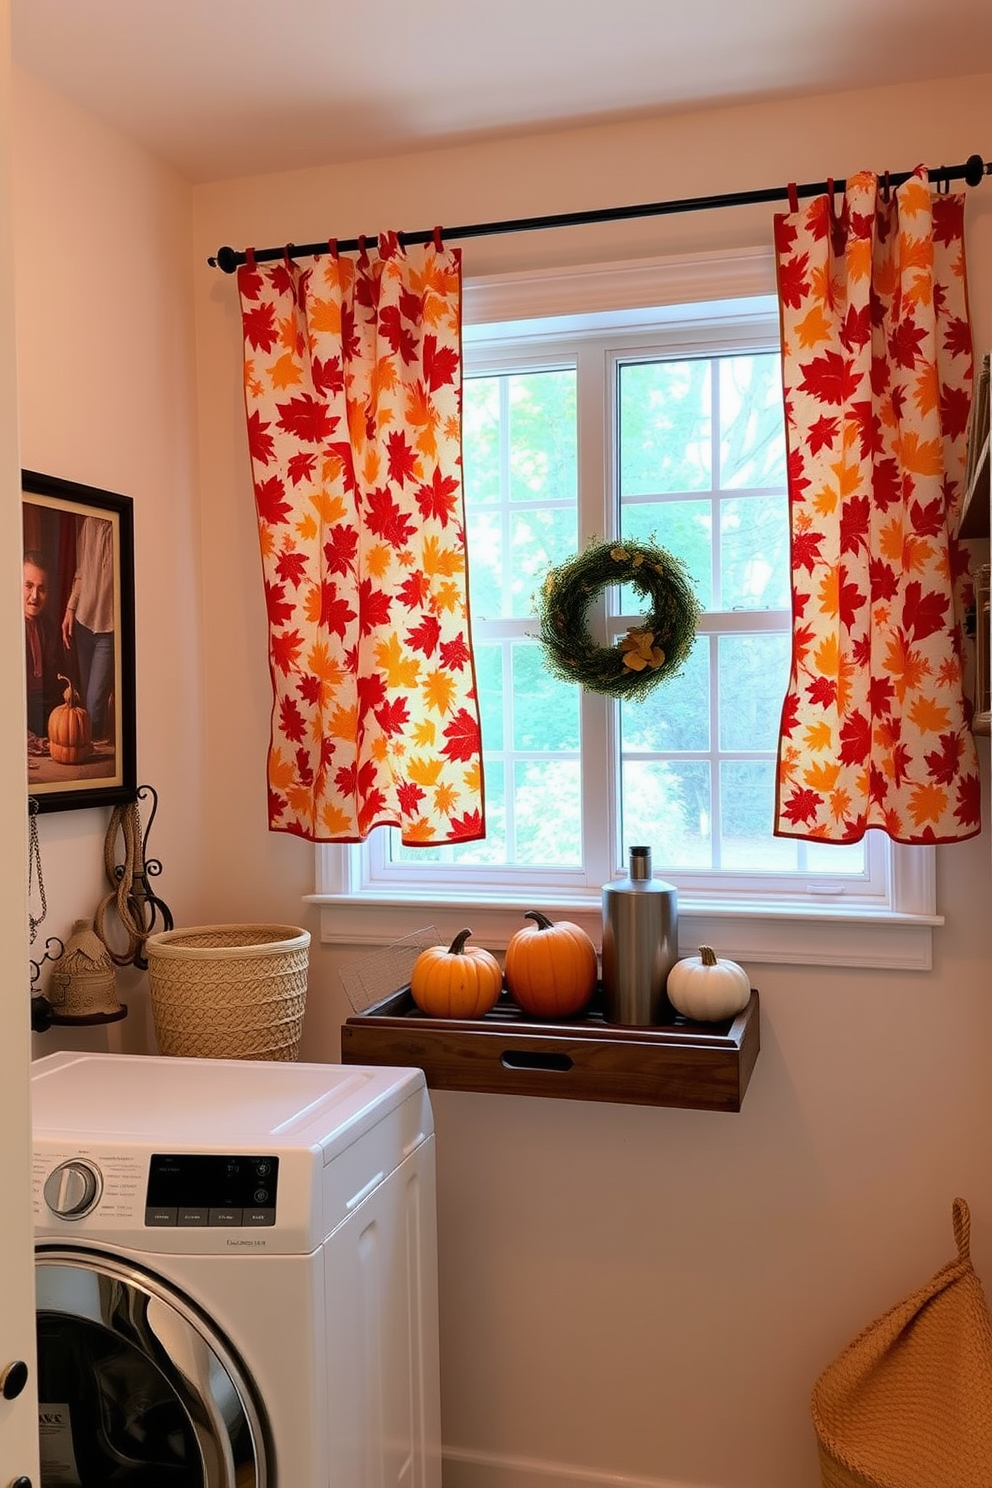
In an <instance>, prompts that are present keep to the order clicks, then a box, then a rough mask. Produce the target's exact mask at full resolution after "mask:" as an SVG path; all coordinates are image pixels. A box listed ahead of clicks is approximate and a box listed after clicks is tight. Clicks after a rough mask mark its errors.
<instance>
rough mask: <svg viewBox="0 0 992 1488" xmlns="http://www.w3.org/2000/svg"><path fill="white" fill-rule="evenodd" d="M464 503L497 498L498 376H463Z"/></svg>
mask: <svg viewBox="0 0 992 1488" xmlns="http://www.w3.org/2000/svg"><path fill="white" fill-rule="evenodd" d="M462 477H463V480H464V482H465V504H466V506H468V507H471V506H473V505H475V504H476V503H477V502H484V501H499V498H500V379H499V378H498V377H466V378H465V380H464V385H463V388H462Z"/></svg>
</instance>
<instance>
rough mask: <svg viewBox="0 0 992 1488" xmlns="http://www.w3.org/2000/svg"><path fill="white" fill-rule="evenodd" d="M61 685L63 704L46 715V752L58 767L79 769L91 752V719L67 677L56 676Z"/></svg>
mask: <svg viewBox="0 0 992 1488" xmlns="http://www.w3.org/2000/svg"><path fill="white" fill-rule="evenodd" d="M58 677H59V681H60V682H64V683H65V684H66V686H65V692H64V693H63V694H62V696H63V697H64V698H65V702H64V703H60V704H59V706H58V707H57V708H53V709H52V711H51V713H49V715H48V752H49V754H50V755H51V757H52V759H53V760H55V761H56V762H57V763H58V764H60V765H78V764H80V763H81V761H82V760H84V759H86V758H87V757H88V755H89V752H90V740H91V738H92V731H91V729H90V715H89V714H88V713H87V711H86V709H85V708H84V707H83V706H82V704H81V703H80V701H79V693H78V692H77V691H76V689H75V688H74V687H73V685H72V683H71V682H70V681H69V678H68V677H63V675H62V673H61V672H59V674H58Z"/></svg>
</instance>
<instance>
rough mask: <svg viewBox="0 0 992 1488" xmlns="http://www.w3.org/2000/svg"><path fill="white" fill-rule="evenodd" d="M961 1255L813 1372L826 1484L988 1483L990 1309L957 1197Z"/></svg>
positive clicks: (933, 1487)
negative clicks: (817, 1373)
mask: <svg viewBox="0 0 992 1488" xmlns="http://www.w3.org/2000/svg"><path fill="white" fill-rule="evenodd" d="M953 1219H954V1235H955V1239H956V1240H957V1247H958V1258H957V1260H956V1261H950V1262H949V1263H948V1264H947V1265H946V1266H944V1267H943V1268H942V1269H941V1270H940V1271H938V1272H937V1274H936V1276H934V1277H932V1278H931V1280H930V1281H929V1282H927V1283H926V1285H925V1286H922V1287H920V1288H919V1289H918V1290H917V1291H915V1292H913V1293H912V1294H911V1295H910V1296H908V1297H907V1298H905V1300H904V1301H902V1302H900V1303H898V1304H897V1305H896V1306H895V1307H893V1308H892V1309H891V1310H890V1311H889V1312H887V1313H885V1315H884V1316H883V1317H880V1318H879V1319H878V1320H877V1321H876V1322H874V1323H872V1324H871V1325H870V1326H869V1327H867V1328H866V1329H865V1330H864V1332H862V1333H861V1334H859V1336H858V1337H857V1338H856V1339H855V1340H854V1342H853V1343H852V1344H850V1345H849V1347H848V1348H847V1349H845V1351H844V1352H843V1353H842V1354H841V1355H840V1357H839V1358H838V1359H836V1360H835V1361H834V1363H833V1364H831V1365H829V1366H828V1367H827V1368H826V1369H825V1370H824V1372H823V1374H822V1375H821V1376H820V1378H819V1379H818V1380H817V1382H816V1385H815V1387H814V1390H813V1398H812V1414H813V1425H814V1428H815V1431H816V1437H817V1445H818V1448H819V1455H820V1476H821V1480H822V1483H823V1488H989V1485H990V1484H992V1317H990V1315H989V1309H988V1305H987V1303H986V1301H985V1295H984V1292H983V1291H982V1284H981V1281H980V1280H979V1278H978V1275H977V1273H976V1272H975V1270H974V1268H973V1267H972V1263H971V1257H970V1254H969V1245H970V1235H971V1219H970V1216H969V1214H968V1206H967V1204H966V1203H965V1201H964V1200H963V1199H955V1201H954V1208H953Z"/></svg>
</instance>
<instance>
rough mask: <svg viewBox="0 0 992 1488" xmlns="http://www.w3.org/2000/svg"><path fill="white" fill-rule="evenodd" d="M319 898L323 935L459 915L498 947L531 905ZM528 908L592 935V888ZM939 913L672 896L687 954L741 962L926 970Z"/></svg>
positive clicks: (325, 938)
mask: <svg viewBox="0 0 992 1488" xmlns="http://www.w3.org/2000/svg"><path fill="white" fill-rule="evenodd" d="M306 902H307V903H309V904H316V905H318V906H319V907H320V939H321V942H322V943H323V944H325V945H334V944H344V945H376V946H384V945H389V944H390V943H392V942H393V941H396V940H401V939H402V938H403V937H404V936H407V935H412V934H414V933H415V932H416V931H418V930H422V929H424V928H425V927H426V926H428V925H430V926H433V927H434V928H436V930H437V932H438V938H439V940H450V939H452V938H453V937H454V936H455V935H456V934H457V933H458V931H459V930H461V929H462V928H463V927H464V926H465V925H470V926H471V928H472V931H473V935H474V938H475V939H476V940H477V941H478V942H480V943H481V944H482V945H485V946H486V947H487V949H489V950H493V951H499V950H504V949H505V948H506V945H507V942H508V941H509V938H510V936H511V935H512V934H513V932H514V931H515V930H519V929H520V927H521V925H522V924H523V923H524V921H523V918H522V917H523V913H524V911H525V910H526V909H528V908H530V907H531V905H530V904H529V903H523V902H522V901H521V900H520V899H519V898H514V899H513V900H512V901H511V900H510V899H508V898H506V897H505V896H497V895H491V894H490V895H487V894H485V893H479V892H474V893H473V892H467V893H460V894H451V893H448V894H444V893H439V892H438V893H434V894H431V895H424V894H410V893H406V894H404V893H399V892H389V891H386V892H383V891H381V890H377V891H375V892H374V893H373V892H370V891H368V890H365V891H359V892H356V893H351V894H329V893H318V894H308V895H307V896H306ZM533 907H534V908H538V909H541V910H543V911H544V912H545V913H546V914H549V915H550V916H551V917H552V918H553V919H554V918H558V919H569V920H572V921H573V922H574V923H575V924H578V925H581V926H582V928H583V929H584V930H585V931H586V932H587V933H588V934H589V935H590V936H591V937H592V939H593V940H594V941H595V943H596V944H597V945H599V943H600V940H601V937H602V909H601V904H600V899H599V896H598V895H597V896H596V897H595V898H591V897H588V896H586V897H578V896H575V895H562V896H560V897H558V898H555V897H553V896H548V895H547V894H544V895H542V896H541V897H540V901H539V902H537V900H535V902H534V906H533ZM943 923H944V920H943V916H942V915H938V914H929V913H925V912H897V911H892V910H889V909H877V910H876V909H868V908H864V907H860V906H850V905H849V906H846V907H844V906H842V905H839V904H835V903H832V904H823V905H820V904H817V905H815V906H814V905H810V904H808V903H803V904H795V905H784V904H776V905H769V904H767V903H766V904H762V903H761V902H760V901H758V902H755V903H750V902H748V903H745V902H735V903H721V904H715V903H713V902H712V901H704V900H693V899H692V898H691V897H689V896H682V895H680V897H679V953H680V955H683V956H688V955H694V954H695V953H696V951H697V950H698V948H699V946H700V945H712V946H713V947H714V948H715V949H716V950H717V952H718V954H720V955H722V956H729V957H732V958H733V959H734V960H737V961H741V962H743V963H744V964H745V965H748V964H755V963H758V964H766V965H769V964H770V965H787V966H847V967H860V968H865V969H869V970H881V969H888V970H898V971H930V970H931V969H932V966H933V945H932V937H933V929H934V927H935V926H939V925H942V924H943Z"/></svg>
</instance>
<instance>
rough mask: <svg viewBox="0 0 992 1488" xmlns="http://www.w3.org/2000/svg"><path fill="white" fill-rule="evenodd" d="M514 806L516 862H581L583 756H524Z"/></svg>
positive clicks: (518, 768) (565, 864)
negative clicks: (532, 757)
mask: <svg viewBox="0 0 992 1488" xmlns="http://www.w3.org/2000/svg"><path fill="white" fill-rule="evenodd" d="M513 805H514V818H515V828H516V862H518V863H529V864H531V865H533V866H534V867H551V868H577V867H579V866H580V864H581V862H582V824H581V823H582V802H581V771H580V768H579V762H578V760H577V759H572V760H547V759H542V760H531V761H528V762H526V763H525V762H522V761H518V762H517V764H516V765H515V767H514V792H513Z"/></svg>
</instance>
